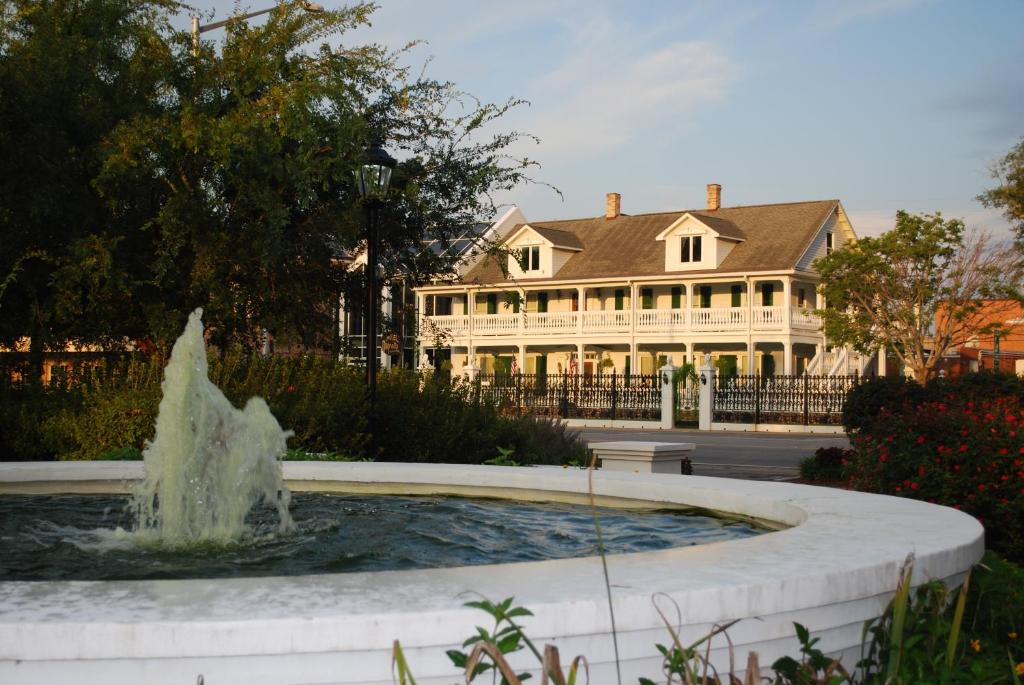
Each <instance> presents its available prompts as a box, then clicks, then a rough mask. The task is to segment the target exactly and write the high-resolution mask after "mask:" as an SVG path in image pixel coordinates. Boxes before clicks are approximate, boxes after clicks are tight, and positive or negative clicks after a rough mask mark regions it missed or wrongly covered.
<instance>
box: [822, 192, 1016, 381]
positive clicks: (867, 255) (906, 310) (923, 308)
mask: <svg viewBox="0 0 1024 685" xmlns="http://www.w3.org/2000/svg"><path fill="white" fill-rule="evenodd" d="M815 267H816V268H817V269H818V271H819V273H820V274H821V285H820V290H821V293H822V294H823V295H824V297H825V301H826V303H827V308H826V309H824V310H821V311H819V314H820V315H821V318H822V323H823V326H824V331H825V335H826V336H827V337H828V338H829V339H831V340H832V341H834V342H836V343H838V344H849V345H852V346H853V347H854V348H855V349H857V350H858V351H860V352H862V353H869V352H871V351H873V350H876V349H878V348H880V347H882V348H886V349H887V350H891V351H892V352H893V353H894V354H895V355H896V356H897V358H899V360H900V361H901V362H902V363H903V364H904V365H905V366H906V367H907V368H909V369H910V370H911V371H912V372H913V374H914V377H915V378H916V379H917V380H918V381H919V382H922V383H923V382H925V381H926V380H928V378H930V377H931V376H932V375H933V374H934V373H935V370H936V364H937V363H938V361H939V359H941V357H942V355H943V354H944V353H945V352H946V350H948V349H949V348H950V347H952V346H953V345H954V344H957V343H958V342H963V341H966V340H967V339H968V338H969V337H970V336H971V335H975V334H979V333H988V332H994V331H995V325H992V324H989V323H987V319H986V317H985V315H984V313H983V307H984V305H985V303H986V301H987V300H993V299H1004V298H1012V299H1018V300H1019V299H1021V297H1022V293H1021V288H1022V283H1024V260H1022V259H1021V255H1020V254H1019V253H1018V252H1016V251H1014V250H1013V249H1012V248H1010V247H1009V246H1000V245H994V244H993V243H992V242H991V241H990V240H989V239H988V237H987V236H984V235H973V236H972V237H969V238H967V239H965V237H964V224H963V222H962V221H960V220H958V219H943V218H942V216H941V215H939V214H934V215H914V214H908V213H906V212H903V211H900V212H897V213H896V227H895V228H894V229H893V230H891V231H888V232H887V233H883V234H882V235H880V236H879V237H877V238H862V239H861V240H859V241H857V242H855V243H851V244H849V245H847V246H844V247H842V248H840V249H838V250H835V251H833V252H832V253H831V254H829V255H827V256H826V257H824V258H822V259H819V260H817V261H816V262H815Z"/></svg>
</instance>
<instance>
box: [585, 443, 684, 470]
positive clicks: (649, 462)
mask: <svg viewBox="0 0 1024 685" xmlns="http://www.w3.org/2000/svg"><path fill="white" fill-rule="evenodd" d="M587 447H588V448H590V449H592V450H594V455H595V456H596V457H597V458H598V459H600V460H601V468H603V469H606V470H608V471H630V472H632V473H677V474H678V473H683V472H684V465H685V466H686V467H688V468H686V469H685V471H686V472H687V473H689V471H690V468H689V466H690V454H691V453H692V452H693V449H694V447H696V445H694V444H693V443H692V442H633V441H625V440H623V441H617V442H591V443H587Z"/></svg>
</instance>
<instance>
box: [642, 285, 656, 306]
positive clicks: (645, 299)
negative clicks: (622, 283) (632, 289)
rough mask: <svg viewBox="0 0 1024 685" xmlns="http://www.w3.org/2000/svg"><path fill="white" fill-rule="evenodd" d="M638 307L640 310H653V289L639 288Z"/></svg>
mask: <svg viewBox="0 0 1024 685" xmlns="http://www.w3.org/2000/svg"><path fill="white" fill-rule="evenodd" d="M640 307H641V309H654V289H653V288H641V289H640Z"/></svg>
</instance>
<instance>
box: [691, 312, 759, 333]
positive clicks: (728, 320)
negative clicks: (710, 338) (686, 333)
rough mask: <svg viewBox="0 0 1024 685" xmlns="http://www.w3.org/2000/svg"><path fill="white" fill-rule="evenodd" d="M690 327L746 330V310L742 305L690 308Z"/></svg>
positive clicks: (706, 329)
mask: <svg viewBox="0 0 1024 685" xmlns="http://www.w3.org/2000/svg"><path fill="white" fill-rule="evenodd" d="M690 327H691V330H694V331H740V330H746V328H747V310H746V308H744V307H710V308H708V309H691V310H690Z"/></svg>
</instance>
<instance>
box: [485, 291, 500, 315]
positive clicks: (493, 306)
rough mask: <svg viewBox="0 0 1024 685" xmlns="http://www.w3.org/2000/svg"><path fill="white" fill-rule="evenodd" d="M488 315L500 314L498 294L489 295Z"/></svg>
mask: <svg viewBox="0 0 1024 685" xmlns="http://www.w3.org/2000/svg"><path fill="white" fill-rule="evenodd" d="M487 313H488V314H497V313H498V293H487Z"/></svg>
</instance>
